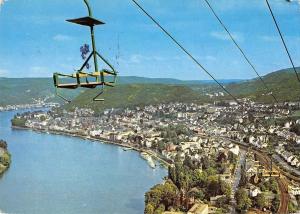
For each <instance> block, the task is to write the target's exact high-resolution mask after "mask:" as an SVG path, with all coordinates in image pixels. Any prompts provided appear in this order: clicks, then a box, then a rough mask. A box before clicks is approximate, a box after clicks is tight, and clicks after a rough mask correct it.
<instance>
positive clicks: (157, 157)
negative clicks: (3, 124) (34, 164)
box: [12, 125, 172, 168]
mask: <svg viewBox="0 0 300 214" xmlns="http://www.w3.org/2000/svg"><path fill="white" fill-rule="evenodd" d="M12 128H13V129H23V130H31V131H35V132H40V133H44V134H45V133H46V134H55V135H64V136H70V137H77V138H81V139H84V140H91V141H95V142H98V143H105V144H110V145H114V146H119V147H122V148H124V151H127V150H134V151H137V152H139V153H142V152H145V153H147V154H148V155H149V156H151V157H152V158H154V159H155V160H156V161H158V162H159V163H160V164H161V166H163V167H165V168H168V167H169V166H171V165H172V163H171V162H170V161H168V160H165V159H164V158H163V157H162V156H161V155H160V154H158V153H157V152H155V151H152V150H150V149H144V148H138V147H136V146H135V145H131V144H128V143H124V142H121V141H119V142H116V141H112V140H109V139H105V138H100V137H99V138H95V137H91V136H86V135H80V134H78V133H69V132H64V131H56V130H46V129H32V128H28V127H23V126H15V125H12Z"/></svg>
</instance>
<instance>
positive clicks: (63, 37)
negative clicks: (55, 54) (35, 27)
mask: <svg viewBox="0 0 300 214" xmlns="http://www.w3.org/2000/svg"><path fill="white" fill-rule="evenodd" d="M53 40H55V41H58V42H63V41H69V40H72V37H71V36H68V35H63V34H57V35H55V36H54V37H53Z"/></svg>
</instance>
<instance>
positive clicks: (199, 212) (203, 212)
mask: <svg viewBox="0 0 300 214" xmlns="http://www.w3.org/2000/svg"><path fill="white" fill-rule="evenodd" d="M187 214H208V205H207V204H199V203H196V204H194V206H192V208H191V209H190V210H189V211H188V212H187Z"/></svg>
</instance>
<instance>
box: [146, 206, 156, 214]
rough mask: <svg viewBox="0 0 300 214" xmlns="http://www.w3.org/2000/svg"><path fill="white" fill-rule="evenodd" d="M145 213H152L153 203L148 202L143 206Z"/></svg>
mask: <svg viewBox="0 0 300 214" xmlns="http://www.w3.org/2000/svg"><path fill="white" fill-rule="evenodd" d="M144 213H145V214H153V213H154V206H153V204H151V203H149V204H147V205H146V207H145V212H144Z"/></svg>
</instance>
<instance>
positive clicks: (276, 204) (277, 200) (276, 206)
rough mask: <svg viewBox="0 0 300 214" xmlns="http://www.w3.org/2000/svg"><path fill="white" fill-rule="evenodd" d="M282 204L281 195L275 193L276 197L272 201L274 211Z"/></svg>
mask: <svg viewBox="0 0 300 214" xmlns="http://www.w3.org/2000/svg"><path fill="white" fill-rule="evenodd" d="M279 206H280V197H279V195H278V194H277V195H275V198H274V199H273V201H272V203H271V210H272V211H273V212H277V211H278V209H279Z"/></svg>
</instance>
